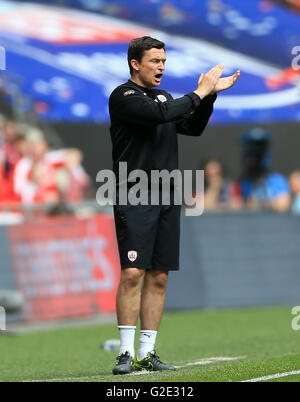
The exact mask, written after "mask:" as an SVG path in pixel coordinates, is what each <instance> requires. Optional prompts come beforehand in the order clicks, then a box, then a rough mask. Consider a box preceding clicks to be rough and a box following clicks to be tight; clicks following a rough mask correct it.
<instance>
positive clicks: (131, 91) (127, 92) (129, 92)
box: [123, 89, 134, 96]
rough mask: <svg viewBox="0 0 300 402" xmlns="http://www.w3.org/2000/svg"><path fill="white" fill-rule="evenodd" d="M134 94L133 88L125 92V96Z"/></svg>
mask: <svg viewBox="0 0 300 402" xmlns="http://www.w3.org/2000/svg"><path fill="white" fill-rule="evenodd" d="M132 94H134V90H133V89H129V91H126V92H124V93H123V95H124V96H128V95H132Z"/></svg>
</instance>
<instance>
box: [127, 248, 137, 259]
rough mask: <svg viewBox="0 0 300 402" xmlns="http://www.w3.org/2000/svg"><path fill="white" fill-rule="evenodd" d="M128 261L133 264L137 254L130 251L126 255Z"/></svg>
mask: <svg viewBox="0 0 300 402" xmlns="http://www.w3.org/2000/svg"><path fill="white" fill-rule="evenodd" d="M127 256H128V260H129V261H131V262H134V261H135V260H136V259H137V256H138V253H137V251H135V250H130V251H128V253H127Z"/></svg>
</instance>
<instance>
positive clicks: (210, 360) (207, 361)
mask: <svg viewBox="0 0 300 402" xmlns="http://www.w3.org/2000/svg"><path fill="white" fill-rule="evenodd" d="M245 357H247V356H237V357H206V358H204V359H200V360H199V361H197V362H191V363H186V364H185V365H183V366H174V367H175V368H177V369H178V368H184V367H189V366H202V365H206V364H211V363H214V362H217V361H230V360H239V359H244V358H245ZM149 373H153V371H147V370H143V371H138V372H136V373H130V375H141V374H149Z"/></svg>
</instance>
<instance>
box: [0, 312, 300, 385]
mask: <svg viewBox="0 0 300 402" xmlns="http://www.w3.org/2000/svg"><path fill="white" fill-rule="evenodd" d="M291 309H292V306H290V307H272V308H251V309H249V308H245V309H231V310H225V309H224V310H223V309H220V310H202V311H189V312H167V313H165V314H164V316H163V320H162V323H161V327H160V331H159V333H158V338H157V344H156V350H157V354H158V355H159V356H160V358H161V360H162V361H165V362H167V363H170V364H174V365H176V366H182V367H181V368H178V369H177V370H176V371H175V372H156V373H142V374H141V373H139V374H137V373H132V374H128V375H123V376H114V375H112V368H113V366H114V364H115V358H116V355H117V351H112V352H111V351H105V350H101V349H100V348H99V345H100V343H102V342H104V341H105V340H107V339H117V338H118V330H117V328H116V325H113V324H109V325H101V326H100V325H99V326H95V325H94V326H87V327H77V328H60V329H54V330H50V331H44V332H35V333H23V334H18V335H15V336H1V337H0V349H1V366H0V381H72V382H73V381H74V382H78V381H99V382H116V381H117V382H122V381H127V382H148V381H150V382H176V381H180V382H181V381H183V382H203V381H205V382H210V381H213V382H215V381H221V382H231V381H244V380H250V379H254V378H259V377H263V376H270V375H275V374H280V373H289V372H296V374H294V375H286V376H285V377H279V378H275V377H273V378H272V379H269V380H265V381H300V374H297V371H299V372H300V331H295V330H293V329H292V326H291V322H292V319H293V318H294V316H293V315H292V314H291ZM136 341H138V332H137V335H136ZM212 357H227V358H230V357H231V358H237V359H235V360H223V361H222V360H221V361H218V360H212V361H208V360H209V358H212ZM206 358H207V359H208V360H205V359H206ZM197 362H198V363H197ZM199 362H200V363H199ZM191 363H196V364H191Z"/></svg>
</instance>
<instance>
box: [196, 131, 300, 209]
mask: <svg viewBox="0 0 300 402" xmlns="http://www.w3.org/2000/svg"><path fill="white" fill-rule="evenodd" d="M270 144H271V134H270V133H269V132H267V131H266V130H265V129H263V128H260V127H256V128H253V129H251V130H249V131H247V132H245V133H243V135H242V137H241V151H242V173H241V176H240V178H239V180H233V179H231V178H229V177H227V176H226V174H225V173H224V168H223V166H222V164H221V162H220V161H218V160H214V159H211V160H209V161H207V162H206V163H205V165H204V177H205V180H204V205H205V211H225V210H240V209H242V208H248V209H251V210H271V211H276V212H288V211H292V212H293V213H295V214H300V169H299V171H294V172H292V173H291V174H290V175H289V176H288V177H285V176H284V175H283V174H281V173H279V172H274V171H272V170H271V157H270Z"/></svg>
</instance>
